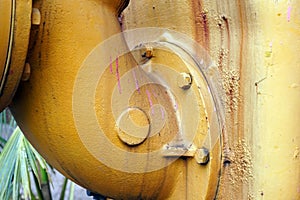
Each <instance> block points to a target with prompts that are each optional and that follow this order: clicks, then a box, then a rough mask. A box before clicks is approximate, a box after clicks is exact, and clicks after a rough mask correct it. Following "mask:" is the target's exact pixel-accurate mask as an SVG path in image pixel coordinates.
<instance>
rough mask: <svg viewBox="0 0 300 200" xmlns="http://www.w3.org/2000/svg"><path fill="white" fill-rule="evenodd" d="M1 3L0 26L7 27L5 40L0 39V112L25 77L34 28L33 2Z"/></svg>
mask: <svg viewBox="0 0 300 200" xmlns="http://www.w3.org/2000/svg"><path fill="white" fill-rule="evenodd" d="M1 4H2V5H1V6H0V9H1V10H0V13H1V14H0V17H1V25H2V24H4V29H3V32H2V33H1V34H3V36H4V37H3V39H2V36H1V41H0V42H1V43H0V73H1V75H0V76H1V80H0V97H1V98H0V99H1V100H0V111H2V110H3V109H4V108H5V107H7V106H8V105H9V104H10V103H11V101H12V99H13V97H14V95H15V92H16V90H17V88H18V85H19V82H20V80H21V77H22V73H23V70H24V65H25V60H26V55H27V50H28V43H29V35H30V28H31V10H32V1H31V0H26V1H20V0H19V1H18V0H12V1H1ZM2 9H4V10H3V11H4V12H2ZM2 17H3V18H2ZM2 22H3V23H2ZM8 30H9V31H8ZM1 31H2V30H1Z"/></svg>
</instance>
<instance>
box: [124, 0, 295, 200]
mask: <svg viewBox="0 0 300 200" xmlns="http://www.w3.org/2000/svg"><path fill="white" fill-rule="evenodd" d="M298 9H299V2H296V1H272V0H270V1H264V2H261V1H226V2H224V1H215V2H212V1H198V0H195V1H179V0H178V1H167V2H166V1H158V0H157V1H155V0H154V1H131V3H130V5H129V7H128V9H126V11H125V12H124V16H123V28H124V29H125V30H126V29H132V28H138V27H147V26H154V27H165V28H169V29H173V30H176V31H179V32H182V33H185V34H188V35H189V36H190V37H191V38H193V39H195V40H196V41H197V42H199V44H201V45H202V46H203V47H205V48H206V49H207V51H208V52H209V54H210V55H211V57H212V59H213V60H214V61H215V63H216V66H217V67H218V69H219V72H220V74H221V76H222V80H220V84H221V85H222V87H223V91H224V93H225V95H224V96H222V98H223V100H224V107H225V116H226V117H225V119H226V120H225V121H226V123H225V128H224V130H223V134H222V136H223V137H222V139H223V140H222V142H223V148H222V149H223V159H222V161H223V164H224V166H223V168H222V173H221V177H220V184H219V190H218V196H217V199H299V183H300V180H299V178H300V177H299V166H300V165H299V162H300V161H299V145H300V141H299V131H298V128H297V124H299V117H298V116H299V75H300V74H299V57H298V56H297V54H298V52H299V49H298V48H299V44H298V43H299V37H300V36H299V20H298V19H299V12H297V10H298Z"/></svg>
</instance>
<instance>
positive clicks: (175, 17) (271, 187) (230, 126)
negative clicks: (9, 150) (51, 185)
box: [0, 0, 300, 199]
mask: <svg viewBox="0 0 300 200" xmlns="http://www.w3.org/2000/svg"><path fill="white" fill-rule="evenodd" d="M17 2H21V1H17ZM22 2H24V1H22ZM127 3H128V1H119V0H116V1H108V0H107V1H100V0H99V1H92V0H75V1H73V2H72V6H71V7H70V1H67V0H60V1H53V0H52V1H50V0H43V1H42V0H37V1H35V2H34V6H33V7H34V8H36V9H39V10H40V14H41V23H37V26H35V27H33V28H32V30H31V42H30V45H29V49H30V52H29V54H28V63H29V64H30V66H31V76H30V79H29V80H28V81H27V82H23V83H22V84H21V85H20V88H19V92H18V93H17V96H16V98H15V99H14V102H13V104H12V105H11V109H12V111H13V113H14V115H15V117H16V119H17V121H18V123H19V124H20V126H21V128H22V130H23V131H24V132H25V134H26V136H27V138H28V139H29V140H30V141H31V143H32V144H33V145H34V146H35V147H36V148H37V149H38V150H39V152H40V153H41V154H42V155H43V156H44V157H45V158H46V159H47V161H49V162H50V163H51V164H52V165H53V166H55V167H56V168H57V169H58V170H59V171H61V172H62V173H64V174H65V175H67V176H68V177H69V178H71V179H72V180H74V181H75V182H77V183H79V184H81V185H82V186H85V187H87V188H89V189H91V190H93V191H96V192H99V193H101V194H103V195H106V196H109V197H113V198H115V199H137V198H141V199H147V198H152V199H213V198H214V197H215V195H216V192H217V199H299V196H300V186H299V184H300V174H299V171H300V170H299V167H300V158H299V148H300V147H299V146H300V137H299V131H298V126H297V125H298V124H299V119H300V118H299V115H300V112H299V106H300V105H299V104H300V103H299V97H300V91H299V88H300V83H299V75H300V71H299V69H300V68H299V63H300V62H299V61H300V60H299V56H298V52H299V50H300V49H299V48H300V44H299V43H300V39H299V38H300V30H299V27H300V26H299V20H298V19H299V17H300V13H299V12H298V9H299V6H300V5H299V4H300V3H299V2H297V1H287V0H286V1H275V0H268V1H263V2H262V1H258V0H255V1H250V0H249V1H248V0H244V1H242V0H241V1H227V2H226V3H224V1H214V2H212V1H200V0H192V1H190V0H175V1H159V0H151V1H150V0H140V1H131V2H130V4H129V6H128V8H127V9H126V10H125V11H124V12H123V14H122V15H121V17H120V19H122V24H123V25H122V29H123V30H129V29H134V28H141V27H163V28H168V29H171V30H175V31H177V32H180V33H184V34H186V35H188V36H189V37H190V38H192V39H193V40H195V41H197V42H198V43H199V44H200V45H201V46H203V48H204V49H206V50H207V52H208V53H209V55H210V56H211V57H212V60H213V61H215V62H214V63H215V67H216V68H217V69H218V72H219V73H220V74H221V78H220V79H219V80H217V82H216V84H220V85H221V87H222V89H223V91H224V94H222V93H220V94H218V95H221V96H220V98H222V99H223V102H224V108H225V126H224V127H223V130H222V131H223V132H222V146H221V147H220V146H219V145H215V146H214V148H213V149H210V153H211V156H212V157H211V160H210V162H209V163H208V165H206V166H200V165H199V164H198V163H197V162H201V160H203V159H204V158H203V155H201V154H203V152H201V151H200V150H198V151H195V152H194V153H193V151H194V150H191V152H188V153H187V154H186V156H187V157H186V158H185V159H178V160H176V161H175V162H174V163H172V164H171V165H169V166H168V167H166V168H164V169H160V170H157V171H147V167H149V166H144V165H143V162H140V163H139V162H137V164H136V167H137V168H143V167H145V168H144V169H145V173H132V171H130V167H131V165H129V163H130V162H129V161H128V160H127V162H126V157H125V158H124V157H120V156H119V155H118V154H116V153H115V151H114V150H115V149H112V148H106V147H105V149H104V151H105V152H106V153H105V154H101V151H100V150H99V151H97V149H101V145H104V144H103V143H102V144H101V141H99V138H100V136H99V135H98V134H97V133H98V132H97V127H95V126H94V125H95V124H94V122H93V120H92V119H93V117H95V116H96V119H97V120H98V121H97V123H98V124H99V125H100V126H101V127H102V129H103V132H104V135H105V138H107V139H108V141H110V142H111V143H112V144H114V145H115V146H117V147H118V148H119V149H122V150H123V151H124V152H131V153H145V152H146V153H147V152H149V151H150V150H154V149H157V148H159V147H161V145H162V144H163V143H164V142H165V141H168V140H169V139H170V137H173V136H176V134H177V133H178V129H179V128H178V123H177V122H176V120H175V116H173V115H171V116H170V118H169V121H168V122H167V126H166V128H165V129H164V130H163V131H162V132H161V136H159V135H155V136H154V137H153V138H151V140H148V139H147V138H146V136H147V130H148V129H147V128H149V127H147V125H149V124H148V123H149V119H148V118H147V116H144V114H143V112H140V110H137V109H132V107H133V106H134V105H136V104H137V103H138V104H139V107H140V108H141V109H142V110H144V109H145V110H149V108H150V107H151V106H150V104H151V103H153V104H154V103H157V102H164V103H165V109H166V110H170V111H172V110H173V109H174V107H172V106H170V105H169V104H167V102H170V97H169V95H167V94H165V93H164V89H163V88H161V87H159V86H157V85H151V86H150V87H148V88H147V87H146V86H143V87H141V88H140V94H139V93H133V97H132V98H131V99H129V101H128V102H127V103H128V105H130V106H131V110H129V112H128V113H127V114H126V115H122V116H125V120H124V119H123V118H120V121H119V122H120V124H122V123H123V122H124V125H120V124H119V125H120V126H118V125H117V126H116V120H115V117H114V116H113V111H114V105H117V106H121V105H122V103H124V102H123V100H122V99H117V100H116V102H119V104H113V103H114V102H112V101H111V98H108V97H111V96H113V95H116V94H118V93H121V91H123V92H124V85H125V88H126V85H127V86H128V87H129V85H130V81H128V82H126V81H125V83H124V81H122V83H124V85H123V84H122V85H120V86H119V88H118V84H119V83H118V81H119V80H118V79H119V77H118V75H120V77H123V76H125V75H126V73H127V72H128V71H130V70H132V69H133V68H134V67H135V66H137V63H136V62H138V61H139V60H138V59H137V58H136V55H135V54H134V56H132V55H131V54H125V55H122V56H120V58H118V61H116V59H115V58H114V57H113V58H112V60H113V61H114V62H113V63H112V64H111V65H112V66H114V67H117V65H118V66H120V68H119V69H118V70H117V69H115V68H114V70H115V71H113V73H112V71H111V68H110V67H109V66H107V69H106V71H104V72H103V76H102V77H101V78H100V79H99V80H98V82H97V84H95V87H96V92H95V94H94V95H95V99H93V100H91V101H90V102H89V101H86V100H85V99H84V98H79V97H80V96H82V97H84V96H86V95H90V93H89V91H90V90H89V89H90V88H91V87H94V85H93V84H92V80H93V78H91V81H86V82H83V83H82V84H79V86H80V87H79V89H81V90H80V91H81V92H80V93H79V94H78V93H76V92H75V91H74V85H76V83H77V82H78V80H77V78H78V77H77V75H78V71H80V69H81V67H82V65H83V63H86V64H85V67H88V66H89V65H91V64H93V65H94V64H96V63H98V61H99V60H101V59H102V58H105V59H107V57H109V56H110V55H107V54H106V52H105V51H104V52H103V51H102V52H100V53H101V54H99V58H101V59H99V58H97V57H93V59H94V60H93V59H92V60H88V59H87V58H88V57H89V55H90V53H91V52H93V49H94V48H95V47H96V46H97V45H98V44H99V43H101V42H103V41H105V40H106V39H108V38H109V37H110V36H112V35H114V34H116V33H119V32H120V31H121V29H120V26H119V22H118V20H117V15H118V13H119V12H120V10H121V9H123V8H124V6H125V5H127ZM17 5H18V4H17ZM23 6H24V7H26V8H27V9H28V8H30V6H31V4H30V2H29V1H28V2H26V3H24V5H23ZM20 7H21V6H20ZM20 7H19V8H20ZM17 8H18V6H17ZM17 10H18V9H17ZM0 14H2V13H1V12H0ZM3 15H4V14H3ZM28 19H29V17H28V13H26V17H25V16H24V18H23V19H20V20H19V21H18V23H19V22H20V21H22V22H23V21H26V22H28ZM3 20H4V18H3ZM1 22H2V21H1ZM38 24H40V25H38ZM25 29H26V30H27V29H28V25H26V26H25ZM19 30H20V29H19ZM145 34H147V33H145ZM25 36H26V34H21V33H19V34H18V33H17V37H16V38H23V39H20V41H23V42H24V41H26V40H25ZM3 41H4V42H5V40H3ZM1 42H2V41H1ZM24 44H26V42H24ZM117 47H118V48H120V49H122V48H126V43H125V41H124V40H120V41H119V42H117ZM113 48H115V47H113ZM152 50H154V52H152ZM16 52H19V53H16V54H15V56H16V55H22V56H21V58H23V57H24V55H25V54H26V51H25V45H24V48H22V49H21V50H20V51H16ZM152 53H153V54H152ZM139 54H140V53H137V55H139ZM101 56H102V57H101ZM145 57H146V58H147V59H149V58H151V59H150V60H151V63H152V64H155V63H159V64H163V65H170V66H173V69H174V70H175V71H177V72H178V73H179V74H181V75H182V76H181V77H179V78H178V77H176V79H175V78H174V82H175V83H176V84H179V87H178V88H180V89H185V88H187V89H190V91H192V92H191V93H192V94H194V95H196V96H197V98H196V99H197V102H198V105H199V109H200V110H199V113H200V114H201V116H206V115H209V114H207V113H206V114H205V112H206V109H205V105H204V103H203V101H202V100H203V99H202V97H201V93H197V92H196V91H197V85H191V88H189V87H190V86H187V85H188V84H189V82H190V80H189V78H188V76H187V74H188V73H189V71H190V70H191V67H190V66H188V65H187V64H186V63H184V62H183V61H182V59H181V57H180V54H179V55H177V54H175V53H174V52H173V53H172V51H171V52H170V51H163V50H161V49H159V50H156V49H155V48H152V49H151V48H148V49H147V50H146V51H145ZM1 58H2V57H1ZM86 59H87V60H86ZM108 59H109V58H108ZM143 59H145V58H142V59H141V61H143V62H144V60H143ZM12 60H16V59H12ZM85 60H86V62H84V61H85ZM19 62H20V65H19V64H18V66H21V63H23V62H24V60H21V61H19ZM23 66H24V63H23V64H22V67H23ZM151 70H153V69H151ZM157 71H158V72H160V73H161V74H168V73H169V72H167V71H163V70H162V69H161V68H157ZM95 73H96V72H95ZM138 73H140V74H143V73H142V70H137V74H138ZM112 74H113V76H112ZM90 75H91V77H93V76H92V73H91V74H90ZM80 78H81V77H80ZM131 83H132V82H131ZM149 88H150V89H149ZM85 90H86V92H85ZM153 90H154V91H156V92H157V94H159V95H157V96H159V97H155V95H151V96H153V97H152V98H153V99H151V101H150V103H149V96H150V95H149V91H151V94H152V91H153ZM74 93H76V94H77V95H78V96H79V97H78V99H79V100H81V99H82V105H81V104H80V101H79V103H78V102H77V103H78V104H76V105H77V106H78V109H79V111H80V112H81V113H82V115H80V112H79V113H78V112H75V111H74V104H75V103H74ZM92 94H93V93H92ZM1 101H2V99H1ZM76 108H77V107H76ZM87 108H88V113H89V112H90V111H95V113H96V114H95V116H92V115H89V114H86V111H85V109H87ZM190 109H193V108H190ZM150 110H151V109H150ZM132 111H135V112H132ZM190 112H191V113H192V110H191V111H190ZM128 119H130V120H132V121H133V122H134V123H136V124H138V125H139V126H141V127H146V128H145V129H141V132H140V133H142V134H141V135H128V134H127V133H126V131H128V130H131V127H130V126H129V125H127V124H128ZM122 120H124V121H122ZM191 121H192V120H191ZM78 123H79V124H80V123H84V125H85V126H83V127H80V128H81V130H84V131H83V133H78ZM120 127H121V128H120ZM208 127H209V123H208V122H207V121H206V120H202V121H201V125H199V127H198V129H199V132H200V133H201V132H202V133H203V132H205V130H207V129H208ZM144 131H145V132H144ZM203 140H204V136H203V135H201V134H197V135H196V137H195V138H194V145H195V146H196V148H200V146H201V144H202V142H203ZM219 142H220V140H217V143H219ZM128 144H129V145H130V146H129V145H128ZM102 150H103V149H102ZM221 151H222V160H221V158H220V154H221ZM174 152H175V151H174ZM174 152H171V153H170V152H167V154H168V156H170V155H171V154H172V153H174ZM175 153H176V152H175ZM196 153H197V154H196ZM194 154H195V155H196V156H197V159H194V158H193V155H194ZM106 155H108V156H110V158H111V160H110V162H111V163H113V164H114V165H117V167H116V168H114V167H112V166H109V165H106V164H105V163H103V161H102V162H101V161H100V160H99V158H100V157H105V156H106ZM220 168H221V173H219V172H220ZM120 169H123V170H125V171H122V170H120ZM126 170H127V171H126ZM219 176H220V177H219Z"/></svg>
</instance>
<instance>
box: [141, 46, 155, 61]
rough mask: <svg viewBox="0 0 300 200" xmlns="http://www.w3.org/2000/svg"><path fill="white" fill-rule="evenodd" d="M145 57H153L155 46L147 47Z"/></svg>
mask: <svg viewBox="0 0 300 200" xmlns="http://www.w3.org/2000/svg"><path fill="white" fill-rule="evenodd" d="M143 57H146V58H148V59H150V58H152V57H153V48H152V47H146V50H145V53H144V54H143Z"/></svg>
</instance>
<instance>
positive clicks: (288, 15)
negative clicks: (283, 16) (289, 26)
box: [287, 5, 292, 22]
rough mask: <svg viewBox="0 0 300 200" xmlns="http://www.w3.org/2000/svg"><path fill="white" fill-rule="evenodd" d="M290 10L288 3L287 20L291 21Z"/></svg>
mask: <svg viewBox="0 0 300 200" xmlns="http://www.w3.org/2000/svg"><path fill="white" fill-rule="evenodd" d="M291 12H292V6H291V5H289V7H288V10H287V21H288V22H290V21H291Z"/></svg>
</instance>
